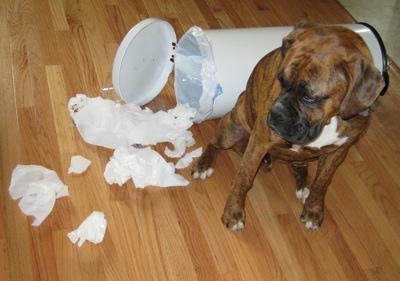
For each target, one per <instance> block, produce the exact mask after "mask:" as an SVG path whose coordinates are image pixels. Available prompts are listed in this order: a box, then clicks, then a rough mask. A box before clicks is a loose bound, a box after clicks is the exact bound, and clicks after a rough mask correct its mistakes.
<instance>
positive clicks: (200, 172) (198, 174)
mask: <svg viewBox="0 0 400 281" xmlns="http://www.w3.org/2000/svg"><path fill="white" fill-rule="evenodd" d="M200 160H201V159H200ZM200 160H199V161H197V162H196V163H195V164H194V165H193V168H192V177H193V178H194V179H196V180H205V179H206V178H208V177H209V176H211V175H212V173H213V172H214V168H212V167H210V166H208V165H205V164H204V163H202V162H201V161H200Z"/></svg>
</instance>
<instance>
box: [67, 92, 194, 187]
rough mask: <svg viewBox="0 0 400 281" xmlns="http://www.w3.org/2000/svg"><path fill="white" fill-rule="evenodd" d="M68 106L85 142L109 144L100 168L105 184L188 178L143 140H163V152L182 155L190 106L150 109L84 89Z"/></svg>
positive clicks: (163, 183) (172, 182) (164, 183)
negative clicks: (93, 94)
mask: <svg viewBox="0 0 400 281" xmlns="http://www.w3.org/2000/svg"><path fill="white" fill-rule="evenodd" d="M68 109H69V111H70V115H71V117H72V118H73V120H74V123H75V125H76V127H77V129H78V131H79V133H80V134H81V136H82V138H83V139H84V140H85V141H86V142H87V143H90V144H94V145H99V146H103V147H107V148H111V149H115V151H114V155H113V156H112V157H111V158H110V161H109V162H108V164H107V165H106V168H105V171H104V177H105V179H106V181H107V183H108V184H114V183H116V184H118V185H120V186H121V185H123V184H124V183H125V182H126V181H128V180H129V179H131V178H132V180H133V181H134V183H135V186H136V187H138V188H142V187H145V186H148V185H153V186H159V187H168V186H185V185H188V184H189V182H188V181H187V180H186V179H184V178H183V177H182V176H181V175H178V174H176V173H175V166H174V165H173V163H168V162H167V161H165V159H164V158H163V157H162V156H161V155H160V154H159V153H158V152H156V151H154V150H152V149H151V148H150V147H148V146H149V145H155V144H157V143H162V142H168V143H171V144H172V146H173V149H170V148H169V147H168V146H167V147H166V148H165V151H164V153H165V155H167V156H168V157H171V158H179V157H182V155H184V153H185V151H186V148H187V147H189V146H192V145H194V144H195V140H194V138H193V135H192V133H191V132H190V131H188V129H189V128H190V127H191V126H192V125H193V118H194V116H195V114H196V110H195V109H193V108H190V107H189V106H188V105H185V104H178V105H177V106H176V107H175V108H173V109H170V110H168V111H167V112H165V111H161V110H160V111H158V112H153V111H151V110H150V109H148V108H146V109H142V108H141V107H140V106H137V105H135V104H119V103H115V102H114V101H112V100H108V99H103V98H101V97H96V98H89V97H87V96H86V95H84V94H77V95H76V97H73V98H71V99H70V101H69V103H68ZM197 152H198V151H197ZM197 154H198V153H197ZM197 154H196V153H195V154H193V153H192V154H190V155H189V154H188V155H186V156H185V157H184V158H183V159H182V160H180V161H178V163H177V166H176V168H180V169H181V168H184V167H185V166H187V165H189V163H190V162H191V160H192V158H193V157H198V155H197Z"/></svg>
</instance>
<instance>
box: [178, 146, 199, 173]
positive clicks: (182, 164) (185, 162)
mask: <svg viewBox="0 0 400 281" xmlns="http://www.w3.org/2000/svg"><path fill="white" fill-rule="evenodd" d="M202 152H203V149H202V148H201V147H199V148H197V149H195V150H193V151H191V152H188V153H186V154H185V156H183V157H182V158H181V159H179V161H178V162H177V163H176V164H175V168H177V169H183V168H186V167H188V166H189V165H190V163H192V161H193V158H197V157H200V155H201V153H202Z"/></svg>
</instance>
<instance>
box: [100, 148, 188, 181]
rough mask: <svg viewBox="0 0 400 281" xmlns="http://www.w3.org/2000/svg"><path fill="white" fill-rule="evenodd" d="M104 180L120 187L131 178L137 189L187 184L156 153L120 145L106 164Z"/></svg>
mask: <svg viewBox="0 0 400 281" xmlns="http://www.w3.org/2000/svg"><path fill="white" fill-rule="evenodd" d="M104 178H105V179H106V181H107V183H108V184H113V183H117V184H118V185H119V186H122V185H123V184H124V183H125V182H127V181H128V180H129V179H131V178H132V180H133V182H134V183H135V186H136V187H137V188H143V187H146V186H149V185H153V186H159V187H168V186H186V185H188V184H189V182H188V181H187V180H186V179H185V178H184V177H183V176H181V175H179V174H176V173H175V167H174V164H173V163H167V162H166V161H165V159H164V158H163V157H162V156H161V155H160V154H159V153H157V152H156V151H154V150H152V149H150V148H149V147H145V148H135V147H132V146H124V145H121V146H119V147H117V149H116V150H115V151H114V155H113V156H111V158H110V161H109V162H108V163H107V165H106V168H105V171H104Z"/></svg>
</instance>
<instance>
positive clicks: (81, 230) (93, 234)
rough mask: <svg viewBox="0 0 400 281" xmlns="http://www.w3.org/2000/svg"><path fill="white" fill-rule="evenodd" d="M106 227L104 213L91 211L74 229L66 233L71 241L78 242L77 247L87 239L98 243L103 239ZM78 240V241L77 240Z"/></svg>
mask: <svg viewBox="0 0 400 281" xmlns="http://www.w3.org/2000/svg"><path fill="white" fill-rule="evenodd" d="M106 229H107V220H106V219H105V216H104V213H103V212H99V211H93V212H92V213H91V214H90V215H89V216H88V217H87V218H86V219H85V220H84V221H83V222H82V223H81V224H80V225H79V227H78V228H77V229H75V230H74V231H71V232H70V233H68V234H67V236H68V238H69V240H71V242H72V243H74V244H75V243H76V242H78V247H81V246H82V244H83V243H84V242H85V241H86V240H87V241H90V242H92V243H95V244H98V243H100V242H101V241H103V238H104V235H105V233H106ZM78 240H79V241H78Z"/></svg>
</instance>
